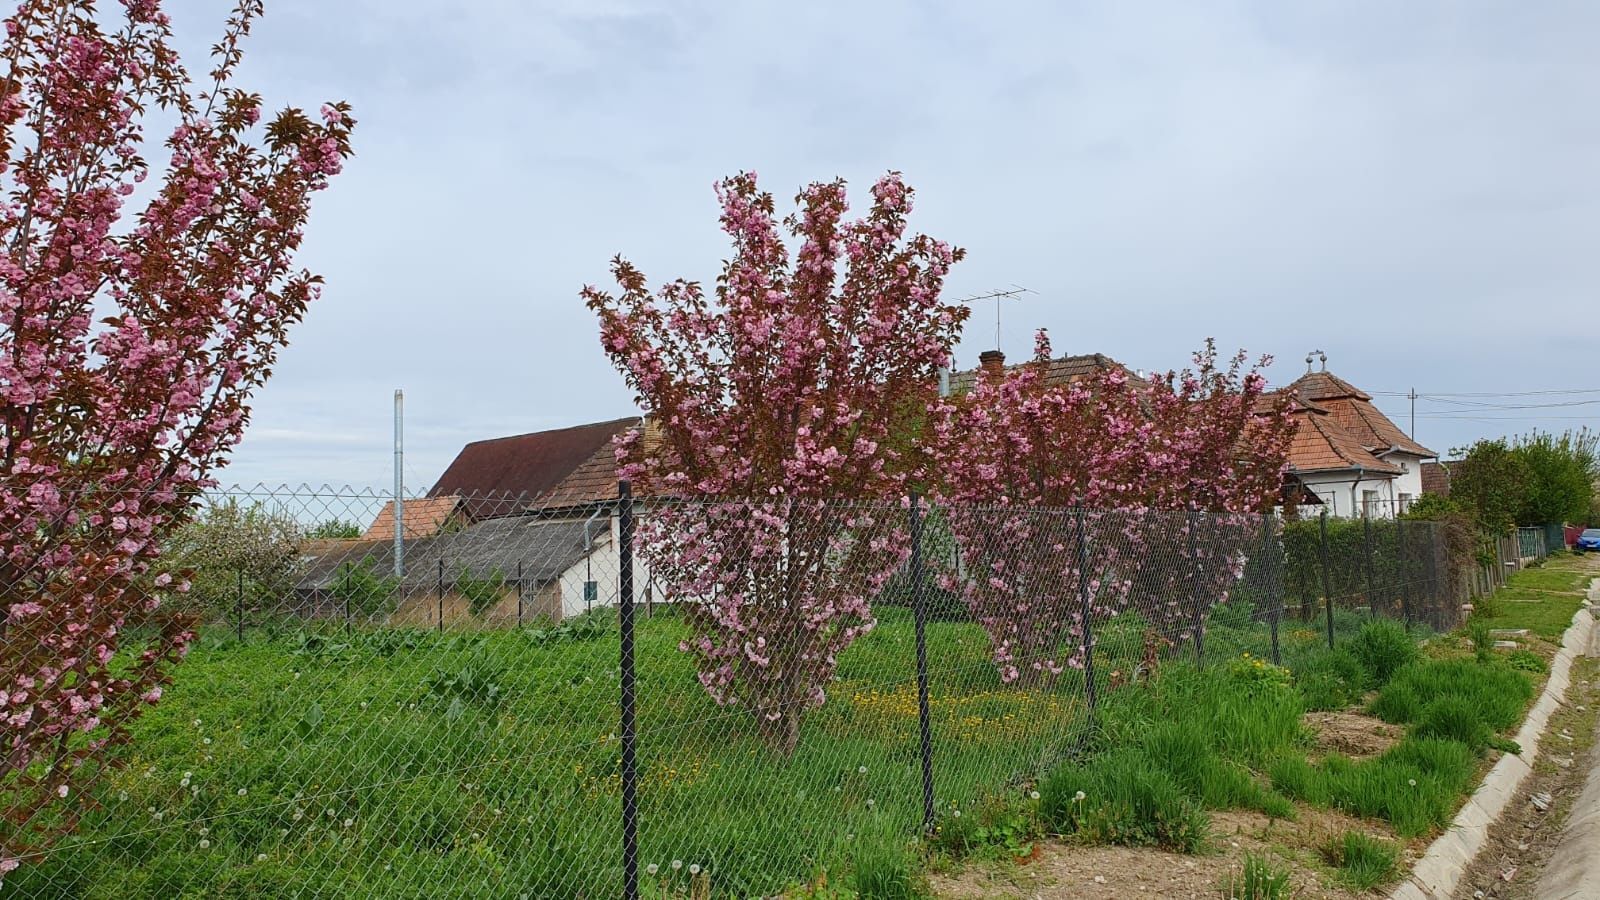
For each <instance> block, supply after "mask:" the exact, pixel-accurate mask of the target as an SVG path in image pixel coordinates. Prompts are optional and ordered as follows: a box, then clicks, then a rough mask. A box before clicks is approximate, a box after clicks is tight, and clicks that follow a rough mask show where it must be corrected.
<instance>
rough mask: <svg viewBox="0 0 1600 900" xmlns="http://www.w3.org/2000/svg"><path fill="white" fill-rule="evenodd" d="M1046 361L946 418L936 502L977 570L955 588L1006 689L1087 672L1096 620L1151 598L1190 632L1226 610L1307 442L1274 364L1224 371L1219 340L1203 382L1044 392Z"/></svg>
mask: <svg viewBox="0 0 1600 900" xmlns="http://www.w3.org/2000/svg"><path fill="white" fill-rule="evenodd" d="M1035 349H1036V354H1035V359H1034V361H1033V363H1032V364H1029V365H1024V366H1020V367H1017V368H1014V369H1012V370H1009V371H1007V372H1005V373H1004V374H1000V375H985V376H983V377H981V378H980V380H979V382H978V384H977V386H976V387H975V388H974V389H973V390H972V391H971V392H969V393H967V394H965V395H963V396H960V397H955V398H952V399H951V400H949V401H947V402H945V403H943V404H941V405H940V406H939V407H938V409H937V411H936V415H935V417H934V422H935V426H934V431H933V442H934V447H935V449H934V451H933V455H934V456H935V458H937V459H938V460H939V461H940V467H941V475H942V477H941V480H940V481H939V483H938V487H937V490H938V496H939V499H940V500H941V501H943V502H944V504H945V507H944V510H943V512H944V514H945V515H946V516H947V517H948V519H949V521H950V524H951V528H952V530H953V531H954V533H955V535H956V539H957V543H958V544H959V545H960V549H961V558H962V561H963V563H964V570H963V571H962V572H960V573H956V572H947V573H945V575H944V577H943V581H944V583H945V584H946V586H947V587H950V588H952V589H959V590H961V591H962V592H963V594H964V596H965V597H966V600H967V603H968V605H969V607H970V608H971V610H972V613H973V616H974V618H975V619H976V620H977V621H978V622H979V623H980V624H982V625H983V626H984V628H985V629H986V630H987V631H988V632H989V637H990V640H991V643H992V644H993V646H994V658H995V663H996V666H997V667H998V668H999V670H1000V673H1001V677H1002V678H1003V679H1004V680H1006V681H1013V680H1018V679H1021V680H1023V681H1025V682H1026V681H1036V680H1039V679H1041V678H1047V677H1050V676H1053V675H1057V674H1060V673H1061V672H1063V671H1064V670H1065V669H1066V668H1067V667H1069V666H1074V667H1075V666H1081V665H1082V664H1083V658H1084V655H1085V654H1086V653H1087V652H1088V650H1089V646H1088V642H1087V641H1086V640H1084V639H1083V625H1084V616H1085V615H1086V614H1104V615H1117V614H1120V613H1121V612H1122V611H1124V610H1125V609H1127V608H1129V606H1130V605H1131V604H1133V603H1134V602H1135V598H1137V599H1138V601H1139V603H1138V606H1139V610H1140V612H1142V613H1143V614H1144V615H1145V616H1146V617H1147V618H1148V619H1150V620H1152V622H1153V623H1154V624H1156V625H1158V626H1159V627H1161V628H1162V630H1163V631H1165V632H1167V633H1169V634H1171V635H1181V634H1184V633H1186V631H1187V629H1188V628H1189V627H1190V624H1191V623H1192V622H1194V621H1196V620H1197V619H1198V617H1199V616H1200V615H1202V614H1203V612H1204V610H1205V609H1209V607H1210V606H1211V605H1213V604H1216V603H1220V602H1222V601H1223V600H1224V599H1226V597H1227V585H1228V584H1229V583H1231V581H1232V580H1234V579H1237V578H1238V576H1239V574H1240V573H1241V572H1242V571H1243V565H1244V556H1243V553H1242V550H1241V548H1242V547H1243V546H1245V545H1246V543H1248V542H1250V541H1252V540H1253V539H1257V538H1258V535H1259V532H1257V531H1255V530H1254V528H1253V525H1252V523H1253V522H1255V521H1257V520H1255V519H1254V518H1253V517H1251V516H1249V515H1248V514H1250V513H1257V512H1262V511H1265V510H1268V509H1270V508H1271V507H1272V505H1273V503H1274V502H1275V499H1276V497H1277V495H1278V491H1279V487H1280V485H1281V483H1282V476H1283V471H1284V466H1285V461H1286V457H1287V452H1288V441H1289V438H1290V435H1291V429H1292V422H1291V420H1290V419H1289V418H1288V415H1287V408H1286V401H1285V400H1284V399H1283V398H1279V399H1277V400H1276V401H1271V402H1268V401H1267V400H1266V399H1265V398H1264V391H1265V386H1266V381H1265V379H1264V378H1263V377H1262V376H1261V374H1260V371H1259V369H1260V367H1261V366H1263V365H1265V364H1266V362H1267V360H1266V359H1263V360H1261V362H1260V363H1258V364H1257V366H1256V367H1254V368H1251V369H1248V370H1246V369H1245V368H1244V361H1245V360H1244V357H1243V355H1242V354H1241V355H1240V356H1237V357H1235V358H1234V359H1233V360H1232V361H1231V363H1230V364H1229V365H1228V366H1227V367H1226V368H1220V367H1218V365H1217V361H1216V352H1215V348H1214V347H1213V345H1211V344H1210V343H1209V342H1208V344H1207V346H1206V349H1205V350H1204V351H1202V352H1201V353H1199V354H1197V355H1196V356H1195V369H1194V370H1190V371H1184V372H1182V373H1169V374H1168V375H1167V376H1166V377H1165V378H1161V379H1157V380H1155V381H1153V382H1150V383H1148V384H1143V385H1141V384H1136V383H1133V382H1131V381H1130V379H1129V376H1128V373H1127V372H1125V371H1122V370H1120V369H1111V370H1107V371H1103V372H1101V373H1099V374H1098V375H1095V376H1092V377H1090V378H1087V379H1084V380H1082V381H1078V382H1075V383H1066V384H1063V383H1050V382H1049V381H1048V379H1047V378H1046V372H1047V370H1048V364H1049V359H1050V344H1049V341H1048V339H1047V338H1046V336H1045V335H1044V333H1043V332H1042V331H1041V332H1040V333H1039V336H1038V339H1037V343H1036V348H1035ZM1200 513H1207V514H1210V515H1206V516H1205V517H1204V518H1203V519H1201V518H1199V517H1197V514H1200ZM1219 514H1220V515H1219ZM1154 553H1159V554H1161V557H1160V560H1162V561H1166V562H1167V563H1168V564H1167V565H1161V564H1159V561H1158V560H1157V559H1155V558H1153V557H1152V556H1151V554H1154Z"/></svg>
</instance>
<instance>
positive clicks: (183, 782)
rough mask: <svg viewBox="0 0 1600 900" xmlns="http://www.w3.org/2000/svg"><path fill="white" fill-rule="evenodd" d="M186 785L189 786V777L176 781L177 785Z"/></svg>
mask: <svg viewBox="0 0 1600 900" xmlns="http://www.w3.org/2000/svg"><path fill="white" fill-rule="evenodd" d="M188 786H189V779H187V778H185V779H183V780H182V781H180V782H178V787H188Z"/></svg>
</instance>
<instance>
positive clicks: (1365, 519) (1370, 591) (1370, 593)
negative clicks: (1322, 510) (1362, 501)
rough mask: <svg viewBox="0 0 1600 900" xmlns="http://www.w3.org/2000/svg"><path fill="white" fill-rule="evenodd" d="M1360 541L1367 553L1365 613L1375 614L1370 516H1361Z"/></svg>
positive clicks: (1375, 597)
mask: <svg viewBox="0 0 1600 900" xmlns="http://www.w3.org/2000/svg"><path fill="white" fill-rule="evenodd" d="M1361 543H1362V545H1363V549H1364V550H1365V551H1366V555H1367V614H1368V615H1376V614H1377V610H1376V609H1374V608H1373V604H1375V603H1377V602H1378V579H1377V578H1376V577H1375V576H1374V574H1373V571H1372V516H1370V515H1367V516H1362V517H1361Z"/></svg>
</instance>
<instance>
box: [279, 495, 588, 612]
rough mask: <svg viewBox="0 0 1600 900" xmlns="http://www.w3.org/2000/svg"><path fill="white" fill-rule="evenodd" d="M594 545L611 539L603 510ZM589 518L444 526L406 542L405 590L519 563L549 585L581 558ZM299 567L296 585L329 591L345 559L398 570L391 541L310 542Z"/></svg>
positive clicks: (507, 571) (382, 571)
mask: <svg viewBox="0 0 1600 900" xmlns="http://www.w3.org/2000/svg"><path fill="white" fill-rule="evenodd" d="M588 527H589V533H590V535H591V536H592V539H593V542H594V543H605V542H607V541H609V540H610V539H611V530H610V518H609V516H608V515H607V514H606V512H605V511H604V510H603V509H602V510H601V514H600V515H599V516H598V517H597V518H596V520H595V522H594V523H593V524H592V525H590V526H588ZM584 528H585V517H582V516H572V517H569V518H563V519H555V520H552V519H548V518H543V517H538V516H507V517H502V518H497V519H489V520H487V521H484V522H479V523H478V524H476V525H470V526H467V527H466V528H463V529H461V530H459V531H447V532H444V533H441V534H435V535H432V536H429V537H422V538H417V539H416V540H411V541H406V542H405V569H406V574H405V578H404V579H403V580H402V582H401V584H400V589H401V590H402V591H403V592H407V593H415V592H418V591H424V592H425V591H429V590H433V589H435V588H436V586H437V584H438V581H439V577H440V573H441V568H440V562H443V563H444V566H443V569H442V572H443V576H444V579H445V584H446V586H447V587H448V585H449V584H450V582H451V581H452V580H453V579H454V578H455V577H456V576H458V575H460V574H462V573H463V572H464V573H466V574H467V575H468V576H470V577H473V578H480V579H482V578H488V577H490V576H491V575H493V574H495V573H498V574H499V575H500V576H501V577H503V578H505V579H506V580H508V581H510V580H512V579H514V578H516V577H517V573H518V566H519V564H520V566H521V573H522V578H523V581H524V582H525V583H526V584H528V585H530V586H537V585H539V584H543V583H546V582H548V581H550V580H552V579H554V578H556V577H557V576H559V575H560V574H561V573H562V572H564V571H566V570H567V569H569V568H571V567H572V566H574V565H576V564H578V563H579V562H582V561H583V557H584V554H585V552H586V551H585V549H584ZM301 561H302V568H301V570H300V573H299V575H298V577H297V578H296V581H295V587H296V588H297V589H299V590H328V589H331V588H332V587H333V585H334V583H335V581H336V580H337V579H339V578H340V577H342V572H343V569H344V566H345V565H346V564H347V563H348V564H350V565H352V566H356V567H363V566H364V567H368V568H370V569H371V571H372V572H373V574H375V575H377V576H379V577H387V576H389V574H390V573H391V572H392V571H393V569H394V542H393V541H392V540H390V541H368V540H352V541H312V542H309V543H307V544H306V545H305V546H304V547H302V548H301Z"/></svg>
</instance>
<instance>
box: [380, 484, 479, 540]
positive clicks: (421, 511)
mask: <svg viewBox="0 0 1600 900" xmlns="http://www.w3.org/2000/svg"><path fill="white" fill-rule="evenodd" d="M401 511H402V512H403V513H404V514H405V515H404V518H403V519H402V520H401V524H400V527H401V529H402V530H403V531H404V532H405V539H406V540H408V541H409V540H411V539H412V538H420V537H428V536H429V535H434V534H438V533H439V532H440V530H442V529H443V528H444V527H445V525H446V524H448V523H449V522H450V521H451V520H452V519H459V518H460V511H461V498H460V497H458V496H456V495H454V494H449V495H446V496H443V497H417V498H414V499H411V500H406V501H403V503H402V504H401ZM361 539H362V540H363V541H384V540H394V501H393V500H390V501H389V502H388V503H385V504H384V505H383V509H380V510H378V517H377V518H376V519H373V520H372V525H371V526H370V527H369V528H367V530H366V533H364V534H362V535H361Z"/></svg>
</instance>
